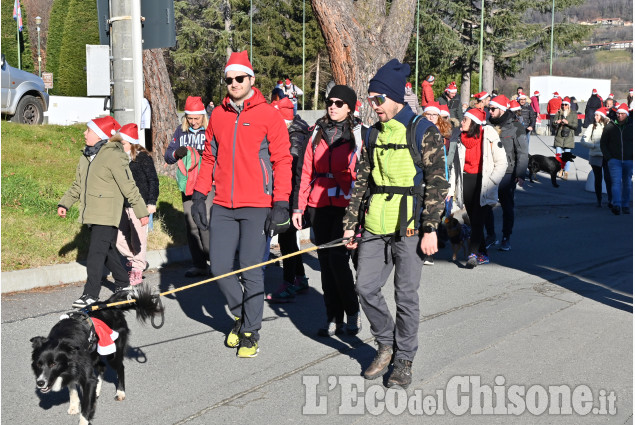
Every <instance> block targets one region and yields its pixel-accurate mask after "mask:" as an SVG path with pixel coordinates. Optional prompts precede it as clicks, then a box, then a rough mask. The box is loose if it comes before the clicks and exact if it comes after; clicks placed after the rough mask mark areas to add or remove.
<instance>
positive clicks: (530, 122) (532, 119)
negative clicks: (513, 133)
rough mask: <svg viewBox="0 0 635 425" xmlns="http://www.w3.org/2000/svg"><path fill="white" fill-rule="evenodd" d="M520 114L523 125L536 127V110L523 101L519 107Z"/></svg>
mask: <svg viewBox="0 0 635 425" xmlns="http://www.w3.org/2000/svg"><path fill="white" fill-rule="evenodd" d="M520 115H521V116H522V117H523V122H522V124H523V127H525V129H526V128H527V127H531V128H533V129H535V128H536V111H534V110H533V109H532V107H531V105H530V104H528V103H525V104H524V105H523V106H521V107H520Z"/></svg>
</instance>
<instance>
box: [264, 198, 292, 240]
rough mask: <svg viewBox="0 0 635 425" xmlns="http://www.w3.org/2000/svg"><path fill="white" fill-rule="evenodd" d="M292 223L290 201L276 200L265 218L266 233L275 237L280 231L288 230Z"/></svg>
mask: <svg viewBox="0 0 635 425" xmlns="http://www.w3.org/2000/svg"><path fill="white" fill-rule="evenodd" d="M290 225H291V220H290V219H289V203H288V202H284V201H277V202H274V203H273V208H272V209H271V211H270V212H269V215H268V216H267V219H266V220H265V234H266V235H267V236H269V237H274V236H275V235H277V234H279V233H284V232H286V231H287V229H288V228H289V226H290Z"/></svg>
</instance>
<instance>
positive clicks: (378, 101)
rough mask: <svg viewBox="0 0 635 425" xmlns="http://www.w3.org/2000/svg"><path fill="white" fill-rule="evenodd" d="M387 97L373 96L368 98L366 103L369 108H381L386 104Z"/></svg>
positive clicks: (383, 95) (381, 95) (382, 95)
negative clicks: (368, 104)
mask: <svg viewBox="0 0 635 425" xmlns="http://www.w3.org/2000/svg"><path fill="white" fill-rule="evenodd" d="M386 99H387V96H386V95H385V94H378V95H375V96H368V103H370V105H371V106H381V105H383V104H384V103H386Z"/></svg>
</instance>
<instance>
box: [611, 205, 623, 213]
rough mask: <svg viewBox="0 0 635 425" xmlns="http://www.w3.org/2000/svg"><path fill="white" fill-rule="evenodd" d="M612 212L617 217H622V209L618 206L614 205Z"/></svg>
mask: <svg viewBox="0 0 635 425" xmlns="http://www.w3.org/2000/svg"><path fill="white" fill-rule="evenodd" d="M611 211H613V214H615V215H620V214H621V213H622V211H621V208H620V207H618V206H617V205H613V208H611Z"/></svg>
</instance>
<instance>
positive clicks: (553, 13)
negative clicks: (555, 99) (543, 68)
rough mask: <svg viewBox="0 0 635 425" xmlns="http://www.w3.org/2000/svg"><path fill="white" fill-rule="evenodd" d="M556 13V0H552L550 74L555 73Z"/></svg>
mask: <svg viewBox="0 0 635 425" xmlns="http://www.w3.org/2000/svg"><path fill="white" fill-rule="evenodd" d="M555 14H556V0H551V57H550V58H549V75H553V22H554V15H555Z"/></svg>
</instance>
